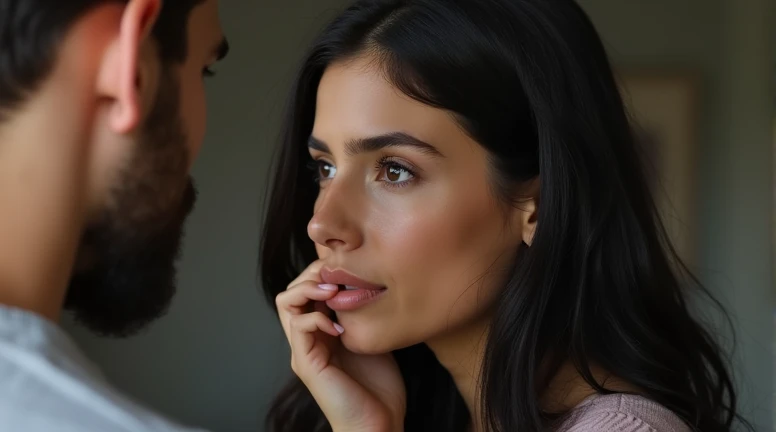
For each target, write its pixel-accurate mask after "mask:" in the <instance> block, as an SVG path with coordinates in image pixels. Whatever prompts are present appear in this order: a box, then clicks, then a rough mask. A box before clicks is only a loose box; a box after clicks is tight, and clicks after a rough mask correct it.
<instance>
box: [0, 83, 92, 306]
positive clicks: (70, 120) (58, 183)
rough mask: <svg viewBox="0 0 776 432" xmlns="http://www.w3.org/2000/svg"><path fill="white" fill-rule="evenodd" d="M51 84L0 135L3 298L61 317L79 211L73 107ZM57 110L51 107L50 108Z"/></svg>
mask: <svg viewBox="0 0 776 432" xmlns="http://www.w3.org/2000/svg"><path fill="white" fill-rule="evenodd" d="M56 90H57V89H56V88H54V89H49V90H48V91H41V92H40V93H39V94H38V96H36V98H35V99H34V100H32V101H29V103H28V104H27V105H26V106H25V107H24V111H23V112H22V113H17V115H15V116H14V117H13V118H12V119H10V120H9V121H8V122H6V123H4V124H3V129H2V135H0V215H2V217H1V219H0V304H5V305H8V306H13V307H18V308H22V309H26V310H29V311H31V312H35V313H37V314H39V315H42V316H44V317H46V318H49V319H51V320H53V321H56V320H58V318H59V315H60V312H61V309H62V304H63V303H64V297H65V292H66V290H67V284H68V281H69V279H70V273H71V271H72V267H73V262H74V260H75V254H76V250H77V247H78V243H79V240H80V234H81V233H80V230H81V227H82V226H83V215H84V204H85V201H84V189H85V187H84V185H85V181H86V178H85V176H86V174H85V172H86V169H85V166H84V165H83V164H84V163H85V161H84V159H85V157H84V156H83V154H78V153H80V152H77V151H76V149H77V148H78V147H77V140H78V139H82V138H83V136H80V137H79V132H80V131H79V129H82V130H85V129H84V128H82V127H80V126H81V125H80V124H79V123H81V124H82V123H83V122H82V121H80V120H82V119H79V118H78V117H77V116H78V115H79V113H77V112H76V111H77V110H70V109H68V108H66V107H63V106H62V103H61V101H62V100H63V99H61V96H62V94H61V91H60V92H58V91H56ZM52 113H56V115H52Z"/></svg>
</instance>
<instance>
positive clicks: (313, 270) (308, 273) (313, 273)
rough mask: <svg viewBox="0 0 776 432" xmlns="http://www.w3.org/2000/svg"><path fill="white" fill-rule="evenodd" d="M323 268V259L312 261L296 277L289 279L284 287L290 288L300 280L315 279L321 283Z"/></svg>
mask: <svg viewBox="0 0 776 432" xmlns="http://www.w3.org/2000/svg"><path fill="white" fill-rule="evenodd" d="M322 268H323V261H321V260H317V261H313V263H312V264H310V265H309V266H307V268H306V269H304V271H303V272H302V273H300V274H299V276H297V277H296V279H294V280H293V281H291V283H290V284H288V286H287V287H286V289H290V288H291V287H293V286H295V285H298V284H299V283H301V282H302V281H306V280H312V281H317V282H318V283H321V282H323V281H321V280H320V279H321V269H322Z"/></svg>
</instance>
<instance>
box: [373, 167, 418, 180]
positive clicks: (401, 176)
mask: <svg viewBox="0 0 776 432" xmlns="http://www.w3.org/2000/svg"><path fill="white" fill-rule="evenodd" d="M381 177H382V180H383V181H386V182H388V183H404V182H406V181H408V180H412V177H413V175H412V173H411V172H410V171H409V170H408V169H407V168H404V167H403V166H401V165H399V164H395V163H393V164H386V165H385V167H384V168H383V174H382V176H381Z"/></svg>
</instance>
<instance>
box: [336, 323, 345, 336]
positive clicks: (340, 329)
mask: <svg viewBox="0 0 776 432" xmlns="http://www.w3.org/2000/svg"><path fill="white" fill-rule="evenodd" d="M334 328H335V329H337V331H338V332H339V334H342V333H344V332H345V329H344V328H343V327H342V326H341V325H339V324H337V323H334Z"/></svg>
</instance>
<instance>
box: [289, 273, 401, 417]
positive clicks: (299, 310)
mask: <svg viewBox="0 0 776 432" xmlns="http://www.w3.org/2000/svg"><path fill="white" fill-rule="evenodd" d="M321 267H323V265H322V263H321V262H320V261H316V262H314V263H313V264H311V265H310V266H309V267H308V268H307V269H306V270H305V271H304V272H303V273H302V274H301V275H300V276H299V277H298V278H296V280H294V281H293V282H291V284H289V286H288V288H287V289H286V291H285V292H283V293H281V294H279V295H278V296H277V298H276V299H275V303H276V304H277V308H278V313H279V315H280V321H281V323H282V325H283V330H284V331H285V333H286V338H287V339H288V342H289V344H290V345H291V368H292V369H293V371H294V373H296V375H297V376H298V377H299V378H300V379H301V380H302V382H303V383H304V384H305V386H307V388H308V389H309V390H310V393H312V395H313V397H314V398H315V401H316V402H317V403H318V406H319V407H320V408H321V410H322V411H323V413H324V415H325V416H326V419H327V420H328V421H329V424H330V425H331V427H332V430H333V431H334V432H347V431H364V432H366V431H375V432H378V431H379V432H395V431H402V430H404V413H405V408H406V393H405V389H404V381H403V379H402V376H401V373H400V372H399V368H398V366H397V365H396V361H395V360H394V358H393V355H391V354H383V355H363V354H354V353H352V352H350V351H348V350H346V349H345V348H344V347H343V346H342V343H341V342H340V340H339V336H340V335H341V334H342V333H343V332H344V331H346V330H345V329H343V328H342V327H341V326H339V324H336V323H334V322H333V321H332V320H331V319H329V316H328V313H329V312H330V311H329V309H328V308H327V307H326V304H325V302H326V300H329V299H331V298H333V297H334V296H336V295H337V291H338V287H337V286H336V285H326V284H322V283H321V280H320V274H319V273H320V270H321Z"/></svg>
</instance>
